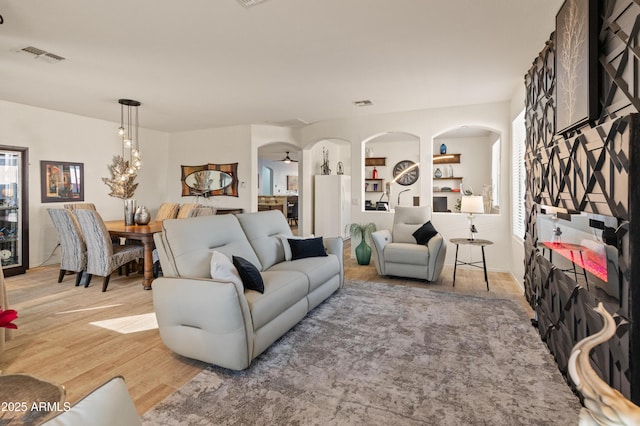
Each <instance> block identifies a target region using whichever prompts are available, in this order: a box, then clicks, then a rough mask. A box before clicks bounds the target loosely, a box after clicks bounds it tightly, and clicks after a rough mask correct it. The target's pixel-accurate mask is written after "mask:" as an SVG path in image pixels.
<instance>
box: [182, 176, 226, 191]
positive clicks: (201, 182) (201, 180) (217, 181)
mask: <svg viewBox="0 0 640 426" xmlns="http://www.w3.org/2000/svg"><path fill="white" fill-rule="evenodd" d="M232 182H233V178H232V177H231V176H230V175H228V174H227V173H224V172H220V171H218V170H199V171H197V172H193V173H191V174H189V175H187V177H186V178H185V179H184V183H186V184H187V186H188V187H189V188H191V192H192V193H193V194H194V195H204V194H206V193H208V192H210V191H217V190H220V189H223V188H226V187H227V186H229V185H231V183H232Z"/></svg>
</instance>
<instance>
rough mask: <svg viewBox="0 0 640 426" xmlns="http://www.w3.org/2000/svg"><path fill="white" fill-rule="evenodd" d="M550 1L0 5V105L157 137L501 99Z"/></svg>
mask: <svg viewBox="0 0 640 426" xmlns="http://www.w3.org/2000/svg"><path fill="white" fill-rule="evenodd" d="M561 4H562V0H544V1H540V0H483V1H478V0H437V1H436V0H267V1H265V2H264V3H261V4H258V5H256V6H253V7H249V8H247V7H245V6H243V5H241V2H239V1H238V0H213V1H212V0H189V1H188V2H178V1H169V0H136V1H131V0H109V1H81V0H75V1H74V0H46V1H45V0H20V1H15V0H0V15H2V17H3V19H4V23H3V24H1V25H0V64H1V65H0V81H1V82H2V84H0V99H2V100H7V101H12V102H17V103H23V104H27V105H34V106H38V107H42V108H47V109H53V110H58V111H64V112H69V113H73V114H79V115H82V116H87V117H94V118H99V119H104V120H109V121H114V122H117V121H119V119H120V108H119V105H118V102H117V100H118V99H119V98H129V99H135V100H139V101H141V102H142V106H141V107H140V125H141V126H142V127H146V128H151V129H156V130H161V131H167V132H174V131H183V130H195V129H204V128H212V127H220V126H228V125H238V124H269V123H271V124H273V123H276V124H278V123H280V124H292V123H293V124H295V123H311V122H316V121H322V120H327V119H332V118H341V117H354V116H360V115H369V114H378V113H388V112H397V111H408V110H416V109H424V108H434V107H446V106H459V105H470V104H481V103H487V102H499V101H505V100H508V99H510V97H511V96H512V94H513V93H514V91H515V90H516V88H517V86H518V85H522V84H523V76H524V74H525V73H526V71H527V70H528V69H529V68H530V66H531V63H532V61H533V60H534V59H535V57H536V55H537V53H538V52H539V51H540V50H542V48H543V47H544V44H545V41H546V40H547V39H548V37H549V35H550V33H551V32H552V31H553V29H554V26H555V14H556V12H557V11H558V9H559V7H560V5H561ZM27 46H33V47H36V48H38V49H42V50H44V51H47V52H50V53H52V54H54V55H58V56H61V57H64V58H66V59H65V60H62V61H55V60H51V59H50V58H48V57H45V56H41V57H35V56H34V55H32V54H28V53H18V52H21V49H22V48H24V47H27ZM363 99H369V100H371V101H372V102H373V105H371V106H365V107H360V108H358V107H356V106H354V105H353V101H357V100H363Z"/></svg>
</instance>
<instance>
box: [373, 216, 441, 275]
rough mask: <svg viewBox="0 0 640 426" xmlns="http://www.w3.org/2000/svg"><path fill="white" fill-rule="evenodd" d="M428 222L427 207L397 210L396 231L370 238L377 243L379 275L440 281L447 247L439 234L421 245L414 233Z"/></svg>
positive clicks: (394, 228) (379, 233)
mask: <svg viewBox="0 0 640 426" xmlns="http://www.w3.org/2000/svg"><path fill="white" fill-rule="evenodd" d="M427 221H429V208H428V207H402V206H397V207H396V209H395V215H394V217H393V230H392V231H389V230H386V229H384V230H380V231H376V232H374V233H372V234H371V237H372V239H373V243H374V255H375V265H376V269H377V270H378V274H379V275H392V276H398V277H409V278H419V279H423V280H427V281H436V280H437V279H438V278H439V277H440V273H441V272H442V267H443V265H444V259H445V255H446V254H447V243H446V241H445V239H444V237H443V236H442V235H441V234H440V233H437V234H436V235H435V236H433V237H431V239H429V241H428V242H427V243H426V244H424V245H422V244H418V243H417V242H416V239H415V237H414V236H413V233H414V232H415V231H416V230H418V228H420V227H421V226H422V225H423V224H424V223H425V222H427Z"/></svg>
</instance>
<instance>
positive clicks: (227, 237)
mask: <svg viewBox="0 0 640 426" xmlns="http://www.w3.org/2000/svg"><path fill="white" fill-rule="evenodd" d="M162 229H163V240H164V241H165V244H164V250H165V251H166V252H167V255H168V257H169V258H172V259H173V262H174V263H175V269H176V271H177V273H178V276H182V277H197V278H209V277H210V276H211V267H210V264H211V252H212V251H213V250H217V251H219V252H221V253H223V254H225V255H226V256H227V257H229V258H231V256H241V257H244V258H245V259H247V260H248V261H249V262H251V263H253V264H254V265H256V267H257V268H258V269H262V265H261V264H260V260H259V259H258V257H257V256H256V254H255V252H254V251H253V249H252V248H251V244H249V241H248V240H247V237H246V236H245V234H244V232H243V231H242V227H241V226H240V223H239V222H238V219H236V217H235V215H232V214H224V215H214V216H199V217H192V218H188V219H167V220H164V221H163V222H162Z"/></svg>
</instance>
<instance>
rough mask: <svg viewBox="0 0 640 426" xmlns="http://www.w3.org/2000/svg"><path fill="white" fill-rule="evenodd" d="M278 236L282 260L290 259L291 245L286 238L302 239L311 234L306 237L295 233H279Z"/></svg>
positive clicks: (310, 236)
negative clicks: (280, 243) (282, 251)
mask: <svg viewBox="0 0 640 426" xmlns="http://www.w3.org/2000/svg"><path fill="white" fill-rule="evenodd" d="M278 236H279V237H280V240H281V241H282V248H284V260H286V261H290V260H291V246H290V245H289V241H287V240H288V239H292V240H304V239H307V238H313V234H311V235H309V236H308V237H299V236H297V235H285V234H279V235H278Z"/></svg>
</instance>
